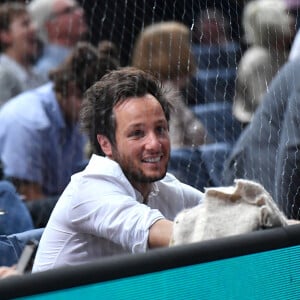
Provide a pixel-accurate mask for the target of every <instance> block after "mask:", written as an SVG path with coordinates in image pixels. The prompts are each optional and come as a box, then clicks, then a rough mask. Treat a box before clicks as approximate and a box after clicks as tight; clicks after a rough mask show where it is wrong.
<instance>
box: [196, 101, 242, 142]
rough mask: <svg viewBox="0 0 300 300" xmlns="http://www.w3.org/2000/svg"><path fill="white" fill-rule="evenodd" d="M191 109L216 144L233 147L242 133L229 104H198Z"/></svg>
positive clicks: (240, 125)
mask: <svg viewBox="0 0 300 300" xmlns="http://www.w3.org/2000/svg"><path fill="white" fill-rule="evenodd" d="M191 109H192V110H193V112H194V113H195V115H196V116H197V117H198V118H199V119H200V120H201V122H202V123H203V125H204V126H205V128H206V129H207V131H208V134H209V135H210V136H211V137H212V138H214V139H215V141H216V142H221V143H228V144H230V145H233V144H234V143H235V142H236V140H237V139H238V137H239V135H240V134H241V132H242V129H243V126H242V124H241V123H240V122H239V121H238V120H237V119H236V118H235V117H234V116H233V114H232V104H231V103H227V102H216V103H209V104H199V105H194V106H192V107H191Z"/></svg>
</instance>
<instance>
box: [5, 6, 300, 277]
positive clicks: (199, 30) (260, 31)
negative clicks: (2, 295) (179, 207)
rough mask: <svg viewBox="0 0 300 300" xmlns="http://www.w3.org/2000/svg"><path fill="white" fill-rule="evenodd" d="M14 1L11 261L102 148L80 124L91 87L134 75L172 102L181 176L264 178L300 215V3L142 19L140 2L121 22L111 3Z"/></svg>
mask: <svg viewBox="0 0 300 300" xmlns="http://www.w3.org/2000/svg"><path fill="white" fill-rule="evenodd" d="M1 2H2V3H1V4H0V160H1V175H2V177H1V182H0V235H1V239H2V240H1V239H0V252H2V251H3V253H6V252H5V251H7V254H6V255H4V254H3V255H2V253H1V255H0V256H1V259H0V264H1V265H3V266H8V267H10V266H12V265H15V264H16V263H17V261H18V258H19V255H20V253H21V248H20V249H19V251H18V252H17V254H16V255H14V256H10V255H9V254H8V253H9V251H10V252H11V251H12V250H11V249H12V248H13V246H12V244H11V243H12V239H14V242H15V240H17V242H19V243H20V244H21V245H22V247H24V243H25V242H26V241H27V240H28V236H27V237H26V239H25V238H24V236H22V240H21V237H19V236H18V234H19V233H24V232H30V235H29V236H30V238H32V237H35V236H34V235H33V236H32V235H31V234H33V233H34V232H35V230H37V229H43V228H44V227H45V226H46V224H47V222H48V220H49V217H50V215H51V212H52V210H53V208H54V207H55V205H56V203H57V200H58V198H59V197H60V195H61V194H62V193H63V191H64V189H65V188H66V186H67V184H68V182H69V181H70V178H71V176H72V174H74V173H76V172H78V171H81V170H82V169H84V168H85V166H86V165H87V163H88V161H89V159H90V157H91V156H92V154H93V153H94V152H95V149H93V146H92V144H93V141H91V140H90V137H88V136H86V135H85V134H84V133H83V132H82V131H81V130H80V128H79V127H80V126H79V123H78V119H79V114H80V109H81V104H82V101H83V99H84V97H85V91H86V90H87V89H88V88H89V87H90V86H91V85H92V84H94V83H95V82H96V81H98V80H100V78H101V77H102V76H104V75H105V74H106V73H107V72H109V71H111V70H117V69H120V68H123V67H126V66H132V67H136V68H138V69H141V70H143V71H147V72H151V73H152V74H154V75H155V76H156V78H158V79H159V80H160V81H161V83H162V85H163V88H164V89H165V90H168V91H169V92H171V93H172V97H171V98H172V106H173V108H174V109H173V111H172V112H171V116H170V123H169V131H170V139H171V155H170V163H169V171H170V172H171V173H173V174H174V175H175V176H176V177H177V178H178V179H180V180H181V181H182V182H184V183H187V184H189V185H191V186H193V187H195V188H196V189H199V190H200V191H203V190H204V188H205V187H217V186H222V185H226V186H227V185H231V184H233V182H234V180H235V179H236V178H243V179H248V180H254V181H256V182H258V183H260V184H262V185H263V186H264V188H265V189H266V190H267V191H268V192H269V193H270V195H271V196H272V197H273V199H274V200H275V202H276V203H277V204H278V206H279V208H280V209H281V210H282V211H283V212H284V214H285V215H286V216H287V217H288V218H291V219H299V220H300V192H299V186H298V182H300V181H299V179H300V170H299V165H300V155H299V153H300V151H299V150H300V149H299V148H300V134H299V133H298V128H299V126H298V124H299V123H300V119H299V116H300V114H298V109H300V105H299V103H300V102H299V97H300V95H299V89H298V85H299V84H298V75H297V73H298V72H300V71H299V70H300V68H299V67H300V62H298V59H299V53H300V32H298V28H299V24H300V23H299V22H300V20H299V18H298V15H299V11H298V8H299V6H300V1H292V0H248V1H246V0H245V1H238V2H236V1H220V2H226V4H224V5H225V6H224V5H221V4H220V5H219V4H218V5H217V4H216V3H215V1H213V2H214V3H212V4H211V5H210V4H209V1H202V2H203V4H199V5H198V6H197V7H196V3H195V4H190V5H189V7H188V9H186V8H185V7H181V6H180V7H176V9H175V8H174V9H175V10H174V11H173V18H171V17H170V16H167V15H165V16H163V14H162V13H161V11H168V10H170V8H167V9H166V8H165V7H161V8H160V9H159V10H158V12H160V13H158V14H157V15H155V16H154V15H152V16H151V15H150V13H149V14H148V15H145V16H143V18H142V21H143V22H142V23H141V24H139V23H138V21H140V22H141V19H140V18H139V17H138V16H135V17H136V19H137V21H136V23H134V22H133V23H132V19H135V18H132V15H131V14H132V12H133V11H134V9H133V8H131V7H130V4H128V5H129V7H128V8H127V9H128V11H127V14H128V19H130V21H129V20H127V19H126V21H125V20H123V22H121V21H122V20H116V19H114V18H110V15H109V11H107V13H108V15H107V16H105V18H104V17H103V16H102V17H101V13H97V12H98V11H99V10H100V9H101V5H103V4H104V3H102V2H104V1H96V2H97V4H95V7H93V5H92V4H90V2H89V1H81V2H82V3H81V2H80V1H79V2H76V1H75V0H31V1H1ZM150 2H151V1H150ZM191 2H192V1H191ZM195 2H197V1H195ZM200 2H201V1H200ZM204 2H205V4H204ZM172 3H173V2H172ZM122 5H123V4H122ZM122 5H121V4H120V7H118V8H117V7H115V11H116V12H117V11H119V10H122V9H124V7H123V6H122ZM147 5H149V7H150V6H151V3H148V4H147ZM164 5H166V6H167V5H171V6H173V4H170V3H168V1H166V3H165V4H164ZM181 5H183V6H184V5H185V4H181ZM185 9H186V10H185ZM299 9H300V8H299ZM182 10H185V11H186V15H185V16H184V17H182V18H181V17H180V16H182ZM147 11H148V10H147V9H146V6H145V9H144V11H143V13H146V12H147ZM125 14H126V13H125ZM136 14H138V13H137V12H136ZM123 15H124V14H123ZM101 20H102V21H103V22H102V21H101ZM101 22H102V23H101ZM107 22H108V23H109V25H108V26H109V30H108V29H107V28H106V27H105V26H107V25H106V24H107ZM111 22H112V23H111ZM119 23H120V24H121V25H120V26H119V27H118V26H117V25H118V24H119ZM132 24H134V25H132ZM132 26H134V28H132ZM105 28H106V30H105ZM114 33H115V34H114ZM298 65H299V66H298ZM2 183H3V185H1V184H2ZM40 235H41V232H40V231H38V232H37V235H36V237H35V238H36V239H38V240H39V238H40ZM18 239H19V240H18ZM1 243H2V244H1ZM2 245H3V246H2ZM7 245H9V247H7ZM2 249H3V250H2ZM13 271H14V267H13V268H12V269H10V268H5V269H3V271H0V276H2V275H1V272H2V274H7V272H8V274H10V273H13V274H15V272H13ZM3 276H4V275H3Z"/></svg>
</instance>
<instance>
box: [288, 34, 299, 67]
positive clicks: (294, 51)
mask: <svg viewBox="0 0 300 300" xmlns="http://www.w3.org/2000/svg"><path fill="white" fill-rule="evenodd" d="M299 58H300V30H299V29H298V31H297V33H296V36H295V38H294V41H293V44H292V47H291V50H290V53H289V60H291V61H294V60H299Z"/></svg>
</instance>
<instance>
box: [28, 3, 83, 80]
mask: <svg viewBox="0 0 300 300" xmlns="http://www.w3.org/2000/svg"><path fill="white" fill-rule="evenodd" d="M28 9H29V12H30V14H31V16H32V18H33V20H34V21H35V22H36V24H37V26H38V29H39V37H40V39H41V41H42V42H43V44H44V49H43V52H42V55H41V57H40V58H39V60H38V61H37V64H36V68H37V69H38V70H39V71H40V72H42V73H43V74H45V75H46V76H48V72H49V71H50V70H51V69H53V68H55V67H57V66H58V65H59V64H60V63H61V62H63V60H64V59H65V58H66V57H67V56H68V55H69V53H70V51H71V50H72V49H73V47H74V46H75V45H76V44H77V43H78V42H79V41H80V40H83V39H85V37H86V34H87V31H88V28H87V24H86V21H85V16H84V11H83V9H82V8H81V7H80V6H79V5H78V3H77V2H76V1H75V0H32V1H30V3H29V4H28Z"/></svg>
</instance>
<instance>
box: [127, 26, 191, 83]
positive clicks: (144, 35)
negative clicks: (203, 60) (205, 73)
mask: <svg viewBox="0 0 300 300" xmlns="http://www.w3.org/2000/svg"><path fill="white" fill-rule="evenodd" d="M132 66H134V67H137V68H140V69H142V70H144V71H150V72H152V73H153V74H154V75H156V76H157V77H158V78H159V79H160V80H162V81H166V80H171V81H173V80H177V79H179V78H183V77H187V76H190V75H192V74H194V72H195V71H196V62H195V59H194V57H193V54H192V52H191V35H190V32H189V29H188V27H186V26H185V25H184V24H182V23H179V22H173V21H171V22H162V23H155V24H152V25H149V26H148V27H146V28H145V29H144V30H143V31H141V33H140V34H139V36H138V38H137V40H136V42H135V45H134V49H133V55H132Z"/></svg>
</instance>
